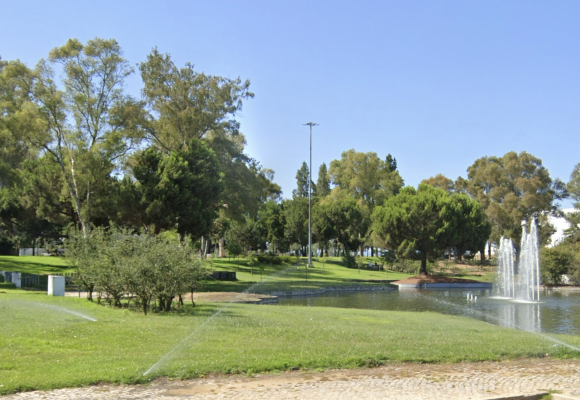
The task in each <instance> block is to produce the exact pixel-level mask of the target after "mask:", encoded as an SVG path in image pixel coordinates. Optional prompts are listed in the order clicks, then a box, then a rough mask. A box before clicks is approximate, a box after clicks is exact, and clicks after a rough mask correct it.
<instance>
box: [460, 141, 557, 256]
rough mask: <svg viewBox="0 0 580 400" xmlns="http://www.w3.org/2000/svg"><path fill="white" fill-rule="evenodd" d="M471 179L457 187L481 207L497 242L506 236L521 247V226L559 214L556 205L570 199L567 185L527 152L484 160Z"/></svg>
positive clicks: (470, 174) (477, 164) (470, 172)
mask: <svg viewBox="0 0 580 400" xmlns="http://www.w3.org/2000/svg"><path fill="white" fill-rule="evenodd" d="M467 176H468V179H467V180H465V179H463V178H458V179H457V181H456V184H455V186H456V188H457V190H458V191H460V192H463V193H467V194H469V196H470V197H471V198H473V199H475V200H477V201H478V202H479V203H481V205H482V207H483V209H484V210H485V214H486V215H487V217H488V220H489V221H490V222H491V223H492V226H493V232H492V237H493V238H494V240H496V241H497V240H498V239H499V236H501V235H503V236H506V237H510V238H512V239H513V240H514V243H516V245H517V244H518V243H519V242H520V239H521V235H522V226H521V222H522V221H523V220H526V219H529V218H533V217H536V218H539V217H541V216H542V215H544V214H545V213H546V212H555V211H556V210H557V204H556V201H557V200H559V199H561V198H563V197H565V196H566V191H565V188H564V184H563V183H562V182H561V181H560V180H558V179H557V180H555V181H553V180H552V178H550V174H549V173H548V170H547V169H546V168H545V167H544V166H543V165H542V160H540V159H539V158H537V157H534V156H533V155H531V154H529V153H526V152H525V151H523V152H521V153H520V154H517V153H516V152H513V151H512V152H509V153H507V154H505V155H504V156H503V157H482V158H480V159H478V160H476V161H475V163H474V164H473V165H472V166H470V167H469V168H468V169H467ZM539 219H540V222H542V219H541V218H539ZM546 224H547V222H546V223H544V225H546ZM540 228H542V227H541V226H540ZM546 228H548V227H547V226H546ZM550 229H551V228H550Z"/></svg>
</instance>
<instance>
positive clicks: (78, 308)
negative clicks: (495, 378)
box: [0, 284, 580, 394]
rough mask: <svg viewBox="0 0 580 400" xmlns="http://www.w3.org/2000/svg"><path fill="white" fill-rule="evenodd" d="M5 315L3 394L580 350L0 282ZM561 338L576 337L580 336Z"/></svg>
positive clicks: (443, 318)
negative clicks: (102, 300)
mask: <svg viewBox="0 0 580 400" xmlns="http://www.w3.org/2000/svg"><path fill="white" fill-rule="evenodd" d="M61 307H62V308H61ZM65 309H66V310H71V311H75V312H78V313H83V314H86V315H88V316H90V317H92V318H95V319H97V321H96V322H91V321H89V320H87V319H84V318H82V317H79V316H77V315H74V314H70V313H67V312H64V311H65ZM0 315H2V316H3V317H2V324H0V394H8V393H12V392H15V391H25V390H33V389H52V388H60V387H73V386H81V385H89V384H94V383H98V382H114V383H121V382H126V383H135V382H145V381H148V380H151V379H153V378H155V377H158V376H169V377H179V378H188V377H197V376H202V375H204V374H207V373H210V372H218V373H257V372H261V371H283V370H289V369H294V368H299V369H326V368H356V367H363V366H374V365H381V364H385V363H390V362H418V363H453V362H460V361H482V360H503V359H516V358H522V357H543V356H545V355H546V354H547V353H550V354H551V356H553V357H560V358H568V357H578V353H577V352H575V351H573V350H570V349H568V348H566V347H562V346H554V343H553V342H551V341H548V340H546V339H544V338H542V337H540V336H537V335H534V334H532V333H529V332H525V331H518V330H512V329H508V328H502V327H498V326H494V325H491V324H488V323H484V322H481V321H477V320H472V319H468V318H464V317H456V316H447V315H442V314H437V313H426V312H394V311H378V310H357V309H340V308H318V307H291V306H258V305H248V304H222V305H220V304H199V305H198V306H197V307H195V308H192V307H191V306H186V307H184V308H183V309H180V310H177V311H175V312H173V313H161V314H149V315H147V316H144V315H142V314H140V313H137V312H134V311H131V310H127V309H113V308H109V307H106V306H100V305H98V304H95V303H90V302H88V301H87V300H85V299H78V298H64V297H48V296H46V295H43V294H40V293H31V292H25V291H22V290H17V289H11V288H10V285H9V284H0ZM554 336H555V337H556V338H558V339H559V340H562V341H564V342H566V343H570V344H572V345H575V346H580V337H578V336H569V335H554ZM176 346H177V347H176ZM172 349H173V350H172ZM165 355H167V356H166V357H165V358H163V359H162V360H161V362H159V363H158V361H159V360H160V359H161V358H162V357H163V356H165ZM156 363H158V364H157V367H156V368H154V369H153V370H152V371H151V372H150V373H149V374H148V375H145V376H143V374H144V373H145V372H146V371H147V370H149V369H150V368H151V367H152V366H153V365H155V364H156Z"/></svg>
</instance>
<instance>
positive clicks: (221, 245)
mask: <svg viewBox="0 0 580 400" xmlns="http://www.w3.org/2000/svg"><path fill="white" fill-rule="evenodd" d="M219 245H220V258H225V257H226V247H225V246H224V238H223V237H221V238H220V240H219Z"/></svg>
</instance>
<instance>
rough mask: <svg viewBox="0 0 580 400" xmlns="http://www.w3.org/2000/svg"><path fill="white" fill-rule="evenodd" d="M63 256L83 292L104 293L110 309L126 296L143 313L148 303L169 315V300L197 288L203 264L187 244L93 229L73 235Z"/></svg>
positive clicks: (158, 237) (160, 238) (110, 229)
mask: <svg viewBox="0 0 580 400" xmlns="http://www.w3.org/2000/svg"><path fill="white" fill-rule="evenodd" d="M65 246H66V247H65V249H66V252H65V256H66V257H67V259H68V260H69V263H70V264H72V265H73V266H74V267H76V272H77V275H76V280H77V282H78V283H79V284H80V285H81V286H83V287H84V288H85V290H87V291H88V296H87V297H88V298H89V300H92V292H97V293H99V296H100V293H104V294H106V300H107V301H108V302H109V303H111V304H113V305H114V306H115V307H120V306H121V300H122V299H123V298H126V297H127V295H128V294H131V295H132V296H134V297H135V299H136V303H138V305H139V306H140V307H141V308H142V310H143V312H144V313H145V314H147V311H148V309H149V307H150V303H151V299H156V301H157V303H158V306H159V309H160V310H161V311H170V310H171V304H172V302H173V299H174V298H179V299H180V300H181V298H182V294H184V293H190V292H193V291H194V290H196V288H197V286H198V282H199V281H200V280H201V279H202V278H203V277H204V276H205V273H204V268H203V265H202V261H201V259H200V258H199V256H197V254H196V252H195V250H194V248H193V246H191V243H190V242H189V241H187V240H186V241H180V240H179V239H178V238H171V237H167V236H163V235H159V236H151V235H136V234H133V233H131V232H129V231H127V230H123V229H119V228H116V227H111V228H108V229H107V228H94V229H93V230H92V231H91V232H90V233H89V234H88V235H87V237H86V238H85V237H84V236H83V234H82V233H81V232H79V231H75V232H72V233H71V234H70V237H69V239H68V240H67V242H66V244H65Z"/></svg>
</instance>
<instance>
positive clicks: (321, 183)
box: [316, 163, 330, 197]
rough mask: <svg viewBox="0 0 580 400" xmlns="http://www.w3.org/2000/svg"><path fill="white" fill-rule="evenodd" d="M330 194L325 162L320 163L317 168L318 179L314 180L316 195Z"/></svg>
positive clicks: (324, 195)
mask: <svg viewBox="0 0 580 400" xmlns="http://www.w3.org/2000/svg"><path fill="white" fill-rule="evenodd" d="M329 194H330V180H329V179H328V170H327V169H326V164H325V163H322V165H321V166H320V168H319V169H318V179H317V180H316V196H318V197H326V196H328V195H329Z"/></svg>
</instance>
